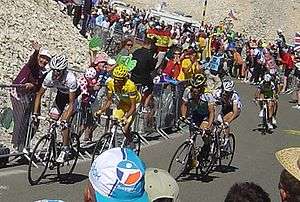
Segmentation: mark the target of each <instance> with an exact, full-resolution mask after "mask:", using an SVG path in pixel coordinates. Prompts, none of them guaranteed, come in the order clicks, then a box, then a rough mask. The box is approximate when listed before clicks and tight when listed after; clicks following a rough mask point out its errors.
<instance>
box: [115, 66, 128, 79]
mask: <svg viewBox="0 0 300 202" xmlns="http://www.w3.org/2000/svg"><path fill="white" fill-rule="evenodd" d="M127 76H128V71H127V69H126V68H125V67H124V66H123V65H118V66H116V67H115V68H114V70H113V78H114V79H119V80H123V79H125V78H127Z"/></svg>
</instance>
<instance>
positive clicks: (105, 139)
mask: <svg viewBox="0 0 300 202" xmlns="http://www.w3.org/2000/svg"><path fill="white" fill-rule="evenodd" d="M111 139H112V134H111V133H105V134H104V135H102V137H101V138H100V139H99V140H98V142H97V144H96V146H95V148H94V151H93V156H92V163H93V162H94V160H95V159H96V158H97V156H99V155H100V154H102V153H103V152H105V151H106V150H108V149H110V148H112V146H113V144H114V141H113V142H112V141H111ZM111 142H112V144H111Z"/></svg>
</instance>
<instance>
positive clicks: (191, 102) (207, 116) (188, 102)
mask: <svg viewBox="0 0 300 202" xmlns="http://www.w3.org/2000/svg"><path fill="white" fill-rule="evenodd" d="M206 81H207V79H206V77H205V76H204V75H203V74H196V75H194V76H193V77H192V78H191V79H190V86H188V87H187V88H186V89H185V90H184V93H183V97H182V105H181V119H185V118H186V117H187V113H188V111H189V112H190V114H191V118H192V122H193V123H195V124H196V125H198V126H199V127H200V128H201V129H204V130H206V131H207V132H208V131H210V130H211V128H212V126H213V121H214V117H215V99H214V98H213V96H212V95H211V94H209V93H206V92H205V91H206ZM207 137H210V135H209V134H208V135H206V136H205V138H204V137H203V141H204V145H203V147H202V149H201V153H202V154H203V156H204V157H207V156H208V154H209V151H210V139H211V138H207ZM198 157H199V156H198ZM198 165H199V161H198V160H196V159H193V160H192V165H191V166H192V167H198Z"/></svg>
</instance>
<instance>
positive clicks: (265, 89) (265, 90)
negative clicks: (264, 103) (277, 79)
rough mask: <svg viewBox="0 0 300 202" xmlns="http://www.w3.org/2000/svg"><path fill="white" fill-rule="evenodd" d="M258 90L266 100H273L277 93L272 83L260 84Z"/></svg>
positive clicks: (263, 82)
mask: <svg viewBox="0 0 300 202" xmlns="http://www.w3.org/2000/svg"><path fill="white" fill-rule="evenodd" d="M258 89H260V92H261V94H263V95H264V98H273V97H274V95H275V92H276V86H275V84H274V83H273V82H272V81H271V82H265V81H262V82H261V83H260V84H259V86H258Z"/></svg>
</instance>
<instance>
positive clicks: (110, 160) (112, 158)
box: [84, 148, 149, 202]
mask: <svg viewBox="0 0 300 202" xmlns="http://www.w3.org/2000/svg"><path fill="white" fill-rule="evenodd" d="M145 171H146V167H145V164H144V162H143V161H142V160H141V159H140V158H139V157H138V156H137V155H136V154H135V153H134V152H133V151H132V150H131V149H126V148H125V149H121V148H113V149H110V150H107V151H105V152H104V153H102V154H101V155H99V156H98V157H97V158H96V159H95V161H94V162H93V164H92V167H91V169H90V171H89V182H88V185H87V186H86V188H85V190H84V201H85V202H93V201H99V202H101V201H120V202H121V201H131V202H135V201H136V202H138V201H140V202H148V201H149V197H148V194H147V193H146V192H145V189H144V186H145V181H144V180H145V179H144V176H145Z"/></svg>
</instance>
